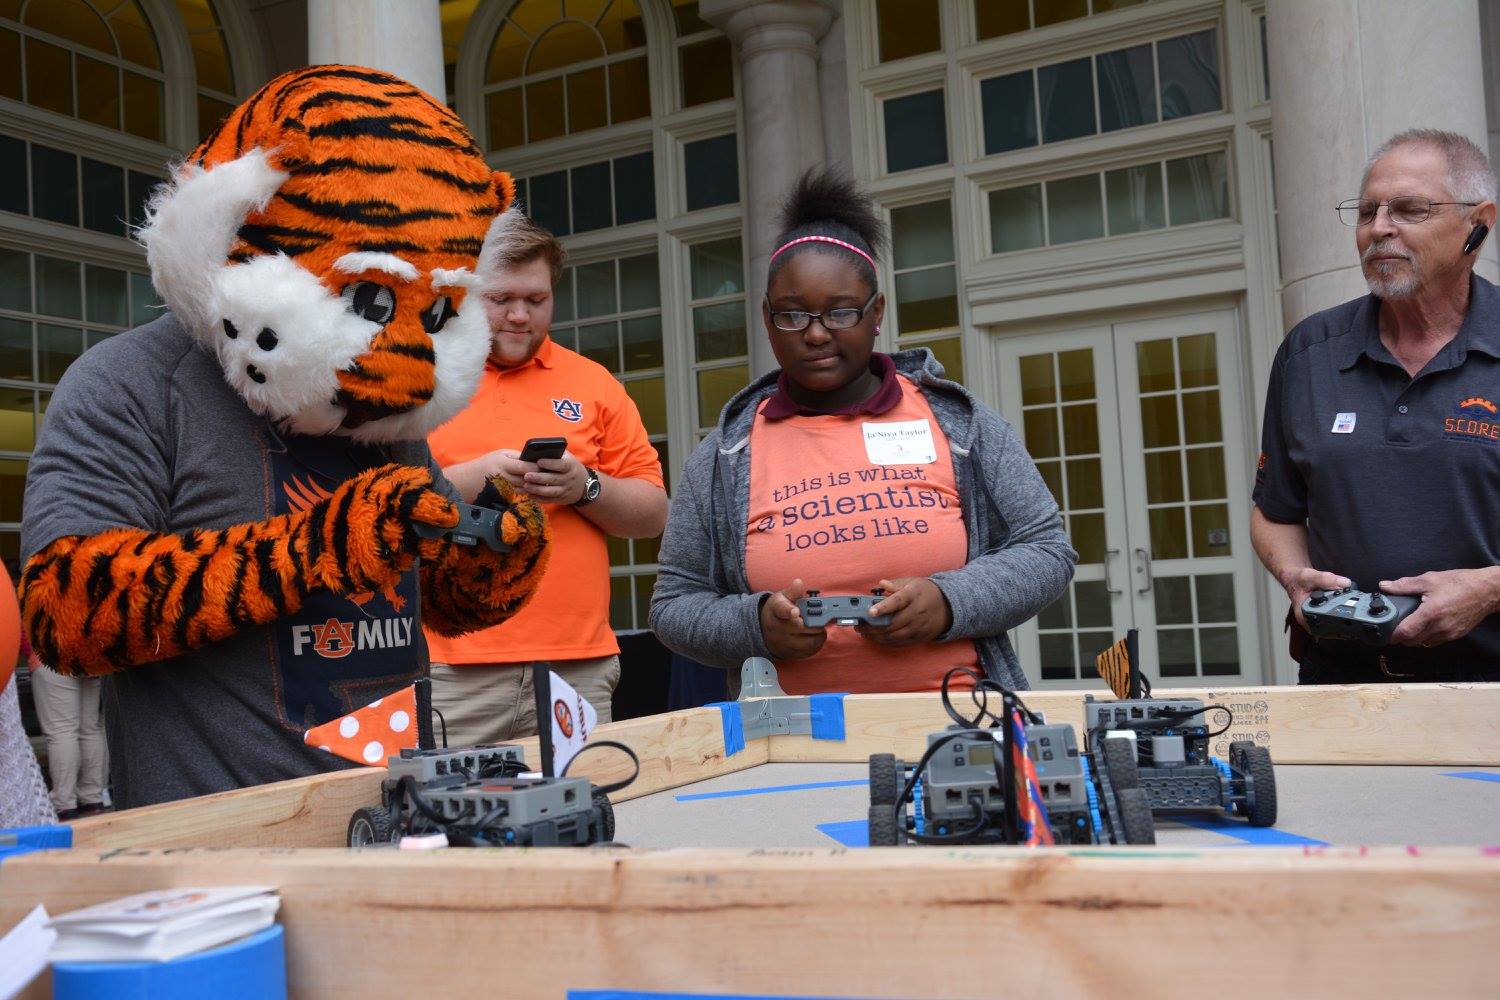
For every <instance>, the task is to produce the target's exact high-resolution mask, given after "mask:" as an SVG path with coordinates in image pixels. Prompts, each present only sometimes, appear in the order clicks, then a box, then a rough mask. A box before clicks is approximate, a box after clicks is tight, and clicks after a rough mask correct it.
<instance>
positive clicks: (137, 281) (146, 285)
mask: <svg viewBox="0 0 1500 1000" xmlns="http://www.w3.org/2000/svg"><path fill="white" fill-rule="evenodd" d="M160 305H161V302H160V300H159V299H157V297H156V289H155V288H152V287H151V276H150V275H149V274H138V273H136V272H134V271H132V272H131V273H130V325H131V326H143V325H145V324H146V323H149V322H151V321H152V320H154V319H156V317H157V316H159V315H160V309H159V308H158V307H159V306H160Z"/></svg>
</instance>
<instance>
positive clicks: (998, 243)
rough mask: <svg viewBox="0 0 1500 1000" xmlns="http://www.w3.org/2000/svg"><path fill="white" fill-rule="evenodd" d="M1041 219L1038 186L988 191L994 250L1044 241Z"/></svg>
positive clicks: (1000, 251)
mask: <svg viewBox="0 0 1500 1000" xmlns="http://www.w3.org/2000/svg"><path fill="white" fill-rule="evenodd" d="M1042 227H1043V223H1042V186H1041V185H1040V184H1028V185H1026V186H1025V187H1014V188H1006V189H1004V190H1002V191H991V192H990V249H991V250H992V251H993V252H994V253H1007V252H1009V251H1011V250H1028V249H1030V248H1032V247H1039V246H1041V245H1042V244H1043V243H1045V242H1046V236H1045V234H1044V230H1043V228H1042Z"/></svg>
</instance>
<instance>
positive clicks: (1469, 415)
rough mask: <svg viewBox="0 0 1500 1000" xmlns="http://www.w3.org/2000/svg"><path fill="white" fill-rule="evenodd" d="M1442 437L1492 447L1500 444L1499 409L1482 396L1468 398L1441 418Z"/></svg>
mask: <svg viewBox="0 0 1500 1000" xmlns="http://www.w3.org/2000/svg"><path fill="white" fill-rule="evenodd" d="M1443 437H1445V438H1448V439H1449V440H1453V441H1472V442H1474V443H1476V444H1487V445H1491V446H1494V445H1495V444H1496V443H1497V442H1500V407H1497V406H1496V405H1495V404H1494V403H1492V402H1490V401H1489V400H1488V399H1485V398H1484V397H1483V396H1470V397H1469V398H1467V399H1465V400H1463V401H1462V402H1460V403H1459V404H1458V405H1457V406H1455V407H1454V408H1453V416H1451V417H1444V418H1443Z"/></svg>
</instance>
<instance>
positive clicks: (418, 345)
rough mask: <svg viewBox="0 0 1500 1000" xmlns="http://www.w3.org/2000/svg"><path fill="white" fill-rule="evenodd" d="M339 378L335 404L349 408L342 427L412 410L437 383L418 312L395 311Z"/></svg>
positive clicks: (434, 359) (427, 397) (434, 362)
mask: <svg viewBox="0 0 1500 1000" xmlns="http://www.w3.org/2000/svg"><path fill="white" fill-rule="evenodd" d="M338 378H339V391H338V395H337V396H336V398H335V399H334V403H335V404H336V405H338V406H342V407H343V408H344V409H345V410H346V411H347V413H346V414H345V416H344V420H343V426H344V427H346V428H350V429H352V428H355V427H358V426H360V425H361V424H365V423H369V422H370V421H372V420H379V419H380V418H381V417H389V416H395V415H396V414H398V413H407V412H410V411H411V410H415V409H417V408H418V407H420V406H423V405H425V404H426V403H428V402H429V401H431V399H432V395H433V392H434V391H435V389H436V387H437V354H436V353H435V352H434V350H433V347H432V337H431V336H429V335H428V333H427V331H426V330H424V329H423V328H422V323H421V321H420V319H419V318H418V317H417V316H416V315H405V314H404V311H403V313H398V314H397V315H396V316H395V317H394V318H393V319H392V320H391V322H390V323H388V324H386V325H385V326H384V327H383V328H382V329H381V330H380V332H379V333H377V334H376V335H375V339H374V340H373V341H371V342H370V349H369V350H368V351H366V352H365V353H364V354H361V355H360V356H359V357H357V358H355V359H354V361H353V362H352V363H351V364H350V365H349V367H348V368H346V369H344V370H343V371H341V372H339V375H338Z"/></svg>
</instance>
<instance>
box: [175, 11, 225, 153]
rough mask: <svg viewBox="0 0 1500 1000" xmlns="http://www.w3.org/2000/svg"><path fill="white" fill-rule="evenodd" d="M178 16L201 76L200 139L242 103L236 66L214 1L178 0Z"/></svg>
mask: <svg viewBox="0 0 1500 1000" xmlns="http://www.w3.org/2000/svg"><path fill="white" fill-rule="evenodd" d="M177 13H178V14H179V15H181V16H182V25H183V27H184V28H186V29H187V36H188V43H189V44H190V45H191V46H192V48H193V69H194V70H195V71H196V73H197V77H198V95H197V96H198V104H197V110H198V138H200V139H202V138H203V137H204V136H206V135H208V133H210V132H212V131H213V129H214V126H215V125H217V124H219V122H220V121H222V120H223V119H224V117H225V116H226V115H228V114H229V113H230V112H231V111H233V110H234V108H235V105H236V104H238V103H239V99H238V98H237V97H236V96H235V95H236V94H237V93H238V92H239V91H238V89H237V88H236V87H235V77H234V63H233V62H232V61H231V60H230V58H229V46H228V45H227V44H226V43H225V39H224V24H223V22H222V21H221V20H220V18H219V14H218V12H217V11H216V10H215V9H214V4H213V3H212V2H211V0H177Z"/></svg>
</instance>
